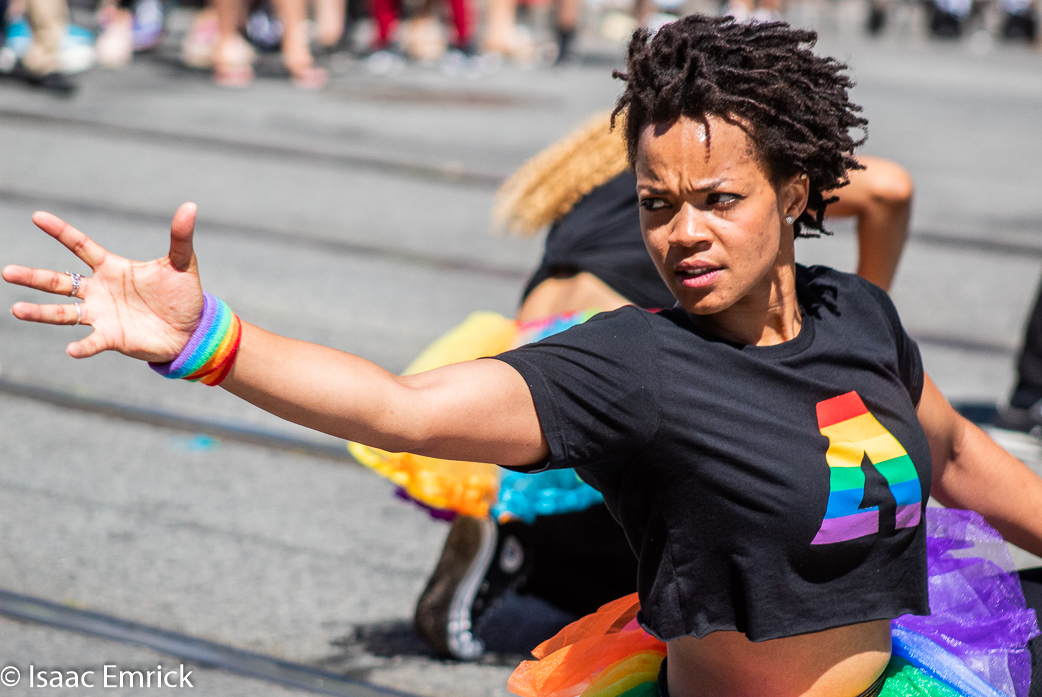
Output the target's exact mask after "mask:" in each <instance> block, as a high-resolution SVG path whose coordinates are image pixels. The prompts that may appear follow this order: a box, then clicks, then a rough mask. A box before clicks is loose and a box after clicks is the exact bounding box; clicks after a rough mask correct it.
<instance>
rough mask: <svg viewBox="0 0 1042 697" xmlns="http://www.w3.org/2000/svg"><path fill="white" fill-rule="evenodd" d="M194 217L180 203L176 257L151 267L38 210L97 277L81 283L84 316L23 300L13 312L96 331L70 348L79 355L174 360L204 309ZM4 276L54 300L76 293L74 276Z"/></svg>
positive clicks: (24, 270)
mask: <svg viewBox="0 0 1042 697" xmlns="http://www.w3.org/2000/svg"><path fill="white" fill-rule="evenodd" d="M195 213H196V205H195V204H194V203H185V204H182V205H181V207H180V208H178V209H177V213H175V214H174V220H173V222H172V223H171V225H170V253H169V254H167V255H166V256H165V257H162V258H160V259H155V260H153V261H146V262H139V261H131V260H129V259H124V258H123V257H119V256H116V255H115V254H112V253H110V252H109V251H107V250H105V249H104V248H103V247H101V246H100V245H99V244H97V243H96V242H94V241H93V240H92V239H90V238H89V237H87V236H86V235H84V234H83V233H82V232H80V231H79V230H77V229H76V228H74V227H72V226H71V225H68V224H67V223H66V222H65V221H63V220H61V219H60V218H58V217H56V216H53V215H51V214H50V213H44V212H37V213H34V214H33V222H34V223H35V224H36V226H37V227H39V228H40V229H41V230H43V231H44V232H46V233H47V234H48V235H50V236H51V237H53V238H54V239H56V240H58V241H59V242H61V243H62V244H63V245H65V246H66V247H68V248H69V251H71V252H72V253H73V254H75V255H76V256H78V257H79V258H80V259H82V260H83V261H84V263H86V264H87V266H89V267H90V268H91V270H92V271H93V272H94V273H93V275H92V276H90V277H84V278H83V280H82V282H81V284H80V287H79V290H78V292H77V293H76V297H78V298H82V299H83V303H82V304H81V305H80V306H79V310H78V311H77V308H76V305H75V304H63V305H37V304H36V303H24V302H19V303H15V304H14V305H13V306H12V307H11V313H12V314H14V316H15V317H17V318H18V319H21V320H25V321H27V322H42V323H44V324H65V325H75V324H77V323H79V324H89V325H90V326H92V327H94V331H93V332H92V333H91V334H90V336H88V337H86V338H85V339H82V340H80V341H76V342H73V343H71V344H69V346H68V348H67V349H66V350H67V351H68V353H69V355H70V356H72V357H73V358H88V357H90V356H93V355H96V354H98V353H101V352H102V351H119V352H120V353H123V354H125V355H127V356H131V357H133V358H140V359H142V360H147V361H153V362H157V363H165V362H168V361H172V360H173V359H174V358H176V357H177V355H178V354H179V353H180V352H181V350H182V349H183V348H184V346H185V344H187V343H188V339H189V338H190V337H191V336H192V332H193V331H194V330H195V327H196V325H198V324H199V318H200V316H201V315H202V311H203V291H202V287H201V286H200V284H199V269H198V266H197V264H196V260H195V252H194V251H193V250H192V234H193V232H194V231H195ZM3 278H4V280H5V281H7V282H8V283H14V284H16V285H20V286H26V287H29V288H35V289H36V290H42V291H44V292H47V293H54V294H55V295H66V296H68V295H71V294H72V291H73V287H74V286H73V279H72V278H71V277H70V276H69V275H68V274H64V273H59V272H57V271H48V270H45V269H31V268H28V267H25V266H13V265H12V266H7V267H4V270H3ZM77 319H78V320H79V321H78V322H77Z"/></svg>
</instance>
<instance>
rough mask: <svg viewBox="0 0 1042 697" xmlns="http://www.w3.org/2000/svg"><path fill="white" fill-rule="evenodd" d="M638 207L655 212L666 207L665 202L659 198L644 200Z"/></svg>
mask: <svg viewBox="0 0 1042 697" xmlns="http://www.w3.org/2000/svg"><path fill="white" fill-rule="evenodd" d="M640 207H641V208H643V209H644V210H646V211H657V210H661V209H663V208H665V207H666V202H665V201H663V200H662V199H660V198H646V199H644V200H643V201H641V202H640Z"/></svg>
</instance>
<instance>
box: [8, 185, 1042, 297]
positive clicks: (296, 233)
mask: <svg viewBox="0 0 1042 697" xmlns="http://www.w3.org/2000/svg"><path fill="white" fill-rule="evenodd" d="M0 203H10V204H18V205H25V206H31V207H33V208H50V209H60V210H61V211H63V212H66V211H67V213H64V214H65V215H68V213H84V214H88V215H101V216H106V217H109V218H114V219H116V220H120V221H126V222H130V223H137V224H141V225H154V226H158V227H160V228H164V227H168V226H169V225H170V216H171V214H161V213H154V212H151V211H146V210H140V209H134V208H129V207H126V206H120V205H116V204H111V203H100V202H92V201H81V200H77V199H69V198H60V197H56V196H49V195H40V194H32V193H25V192H20V191H13V190H11V189H0ZM196 228H197V229H203V230H205V231H206V234H213V235H221V236H225V237H239V238H242V239H244V240H249V241H251V242H257V241H261V242H268V243H275V244H284V245H285V244H289V245H293V246H294V247H296V248H299V247H300V246H301V245H305V246H307V247H308V248H310V249H313V250H315V251H323V252H333V253H336V254H342V255H344V256H354V257H370V258H378V259H383V260H386V261H392V262H396V263H407V264H414V265H417V266H423V267H426V268H432V269H438V270H444V271H456V272H463V273H471V274H478V275H482V276H488V277H492V278H497V279H507V280H511V281H518V280H525V279H526V278H528V275H529V273H530V272H529V271H528V270H527V269H520V268H512V267H509V266H503V265H498V264H493V263H485V262H481V261H474V260H468V259H459V258H453V257H448V256H440V255H437V254H428V253H424V252H413V251H408V250H403V249H401V248H400V247H394V248H390V247H384V246H381V245H376V244H367V243H365V242H356V241H352V240H344V239H335V238H329V237H317V236H315V235H310V234H308V233H306V232H302V231H300V230H293V229H286V228H273V227H261V226H256V225H246V224H230V223H226V222H222V221H219V220H212V219H209V218H206V217H205V216H200V217H198V218H197V222H196ZM1040 253H1042V252H1040Z"/></svg>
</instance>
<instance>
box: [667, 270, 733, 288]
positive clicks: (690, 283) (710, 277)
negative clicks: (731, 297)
mask: <svg viewBox="0 0 1042 697" xmlns="http://www.w3.org/2000/svg"><path fill="white" fill-rule="evenodd" d="M722 270H723V269H721V268H720V267H719V266H701V267H698V268H685V269H677V270H676V271H675V274H676V277H677V280H678V281H679V282H680V285H682V286H684V287H685V288H704V287H705V286H708V285H711V284H712V283H713V282H714V281H716V279H717V278H719V277H720V272H721V271H722Z"/></svg>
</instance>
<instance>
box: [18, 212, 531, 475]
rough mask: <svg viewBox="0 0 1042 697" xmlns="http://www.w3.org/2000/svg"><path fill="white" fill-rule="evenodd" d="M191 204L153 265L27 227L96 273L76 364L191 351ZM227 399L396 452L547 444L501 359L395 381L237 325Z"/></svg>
mask: <svg viewBox="0 0 1042 697" xmlns="http://www.w3.org/2000/svg"><path fill="white" fill-rule="evenodd" d="M195 212H196V207H195V204H190V203H189V204H184V205H183V206H181V208H179V209H178V211H177V214H176V215H175V216H174V220H173V223H172V224H171V231H170V252H169V254H168V255H167V256H165V257H163V258H160V259H156V260H154V261H150V262H134V261H130V260H128V259H124V258H123V257H119V256H116V255H115V254H111V253H110V252H108V251H107V250H105V249H103V248H102V247H101V246H99V245H98V244H97V243H95V242H94V241H92V240H91V239H90V238H88V237H87V236H86V235H84V234H83V233H82V232H80V231H79V230H76V229H75V228H73V227H71V226H69V225H67V224H66V223H65V222H63V221H62V220H60V219H58V218H57V217H55V216H53V215H50V214H49V213H37V214H35V215H34V216H33V222H35V223H36V225H37V226H38V227H39V228H40V229H41V230H43V231H44V232H46V233H47V234H49V235H51V236H52V237H54V238H55V239H56V240H58V241H59V242H61V243H62V244H63V245H65V246H66V247H68V248H69V250H71V251H72V252H73V253H75V254H76V256H78V257H79V258H80V259H82V260H83V261H84V262H85V263H86V264H87V265H88V266H90V267H91V269H92V270H93V272H94V273H93V276H91V277H90V278H84V279H83V283H82V286H81V288H80V291H79V297H81V298H83V301H84V302H83V304H82V305H81V306H80V311H81V313H82V323H83V324H88V325H90V326H92V327H93V328H94V332H93V333H91V334H90V335H89V336H87V337H86V338H84V339H82V340H80V341H76V342H74V343H71V344H69V346H68V349H67V350H68V353H69V355H70V356H72V357H74V358H88V357H90V356H93V355H96V354H98V353H100V352H102V351H109V350H111V351H118V352H120V353H123V354H125V355H127V356H131V357H133V358H139V359H141V360H148V361H154V362H160V363H162V362H168V361H171V360H173V359H174V358H175V357H176V356H177V355H178V354H179V353H180V352H181V350H182V348H183V347H184V346H185V345H186V344H187V343H188V339H189V338H190V337H191V334H192V332H193V331H194V329H195V326H196V325H197V324H198V321H199V316H200V315H201V313H202V305H203V296H202V287H201V285H200V283H199V272H198V266H197V264H196V258H195V253H194V251H193V249H192V234H193V230H194V224H195ZM3 278H4V280H6V281H8V282H9V283H14V284H17V285H22V286H27V287H29V288H34V289H36V290H42V291H46V292H50V293H54V294H57V295H66V296H67V295H69V294H70V293H71V291H72V280H71V279H70V278H69V276H67V275H65V274H61V273H58V272H56V271H47V270H41V269H31V268H27V267H24V266H7V267H5V268H4V270H3ZM11 311H12V313H13V314H14V315H15V317H17V318H18V319H22V320H27V321H30V322H43V323H46V324H64V325H72V324H75V323H76V320H77V311H76V306H75V305H73V304H62V305H38V304H35V303H24V302H20V303H15V305H14V306H13V307H12V308H11ZM222 387H224V388H225V389H227V390H228V391H229V392H231V393H233V394H235V395H238V396H239V397H242V398H243V399H245V400H247V401H249V402H252V403H253V404H255V405H257V406H259V407H260V408H262V409H265V410H267V411H269V412H271V413H273V414H275V415H277V416H280V417H282V418H284V419H287V420H289V421H294V422H296V423H299V424H302V425H304V426H307V427H309V428H313V429H316V430H319V431H323V432H325V433H329V434H331V435H334V436H337V437H340V438H344V439H347V440H353V441H357V442H360V443H365V444H366V445H372V446H375V447H378V448H382V449H384V450H390V451H394V452H401V451H408V452H413V453H418V454H422V455H430V456H433V457H441V458H447V459H457V460H470V461H475V462H495V463H499V464H502V465H525V464H530V463H533V462H537V461H539V460H541V459H544V458H545V457H546V456H547V453H548V447H547V443H546V440H545V438H544V437H543V434H542V429H541V427H540V425H539V419H538V417H537V415H536V411H535V405H534V404H533V402H532V396H531V393H530V392H529V389H528V385H527V384H526V383H525V381H524V379H523V378H522V377H521V375H520V374H519V373H518V372H517V371H515V370H514V369H513V368H511V367H510V366H508V365H507V364H505V363H502V362H500V361H493V360H479V361H471V362H468V363H461V364H456V365H451V366H447V367H444V368H439V369H437V370H432V371H430V372H427V373H422V374H419V375H412V376H408V377H399V376H397V375H394V374H392V373H389V372H387V371H386V370H384V369H383V368H380V367H379V366H377V365H376V364H374V363H371V362H369V361H366V360H364V359H362V358H359V357H357V356H353V355H351V354H348V353H344V352H342V351H336V350H334V349H330V348H326V347H323V346H317V345H314V344H309V343H307V342H303V341H297V340H294V339H287V338H285V337H281V336H277V335H275V334H272V333H270V332H266V331H264V330H263V329H260V328H258V327H255V326H253V325H250V324H247V323H245V322H243V331H242V343H241V345H240V348H239V354H238V357H237V359H236V361H235V365H234V368H233V369H232V371H231V373H230V374H229V376H228V377H227V379H225V381H224V382H223V383H222Z"/></svg>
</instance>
